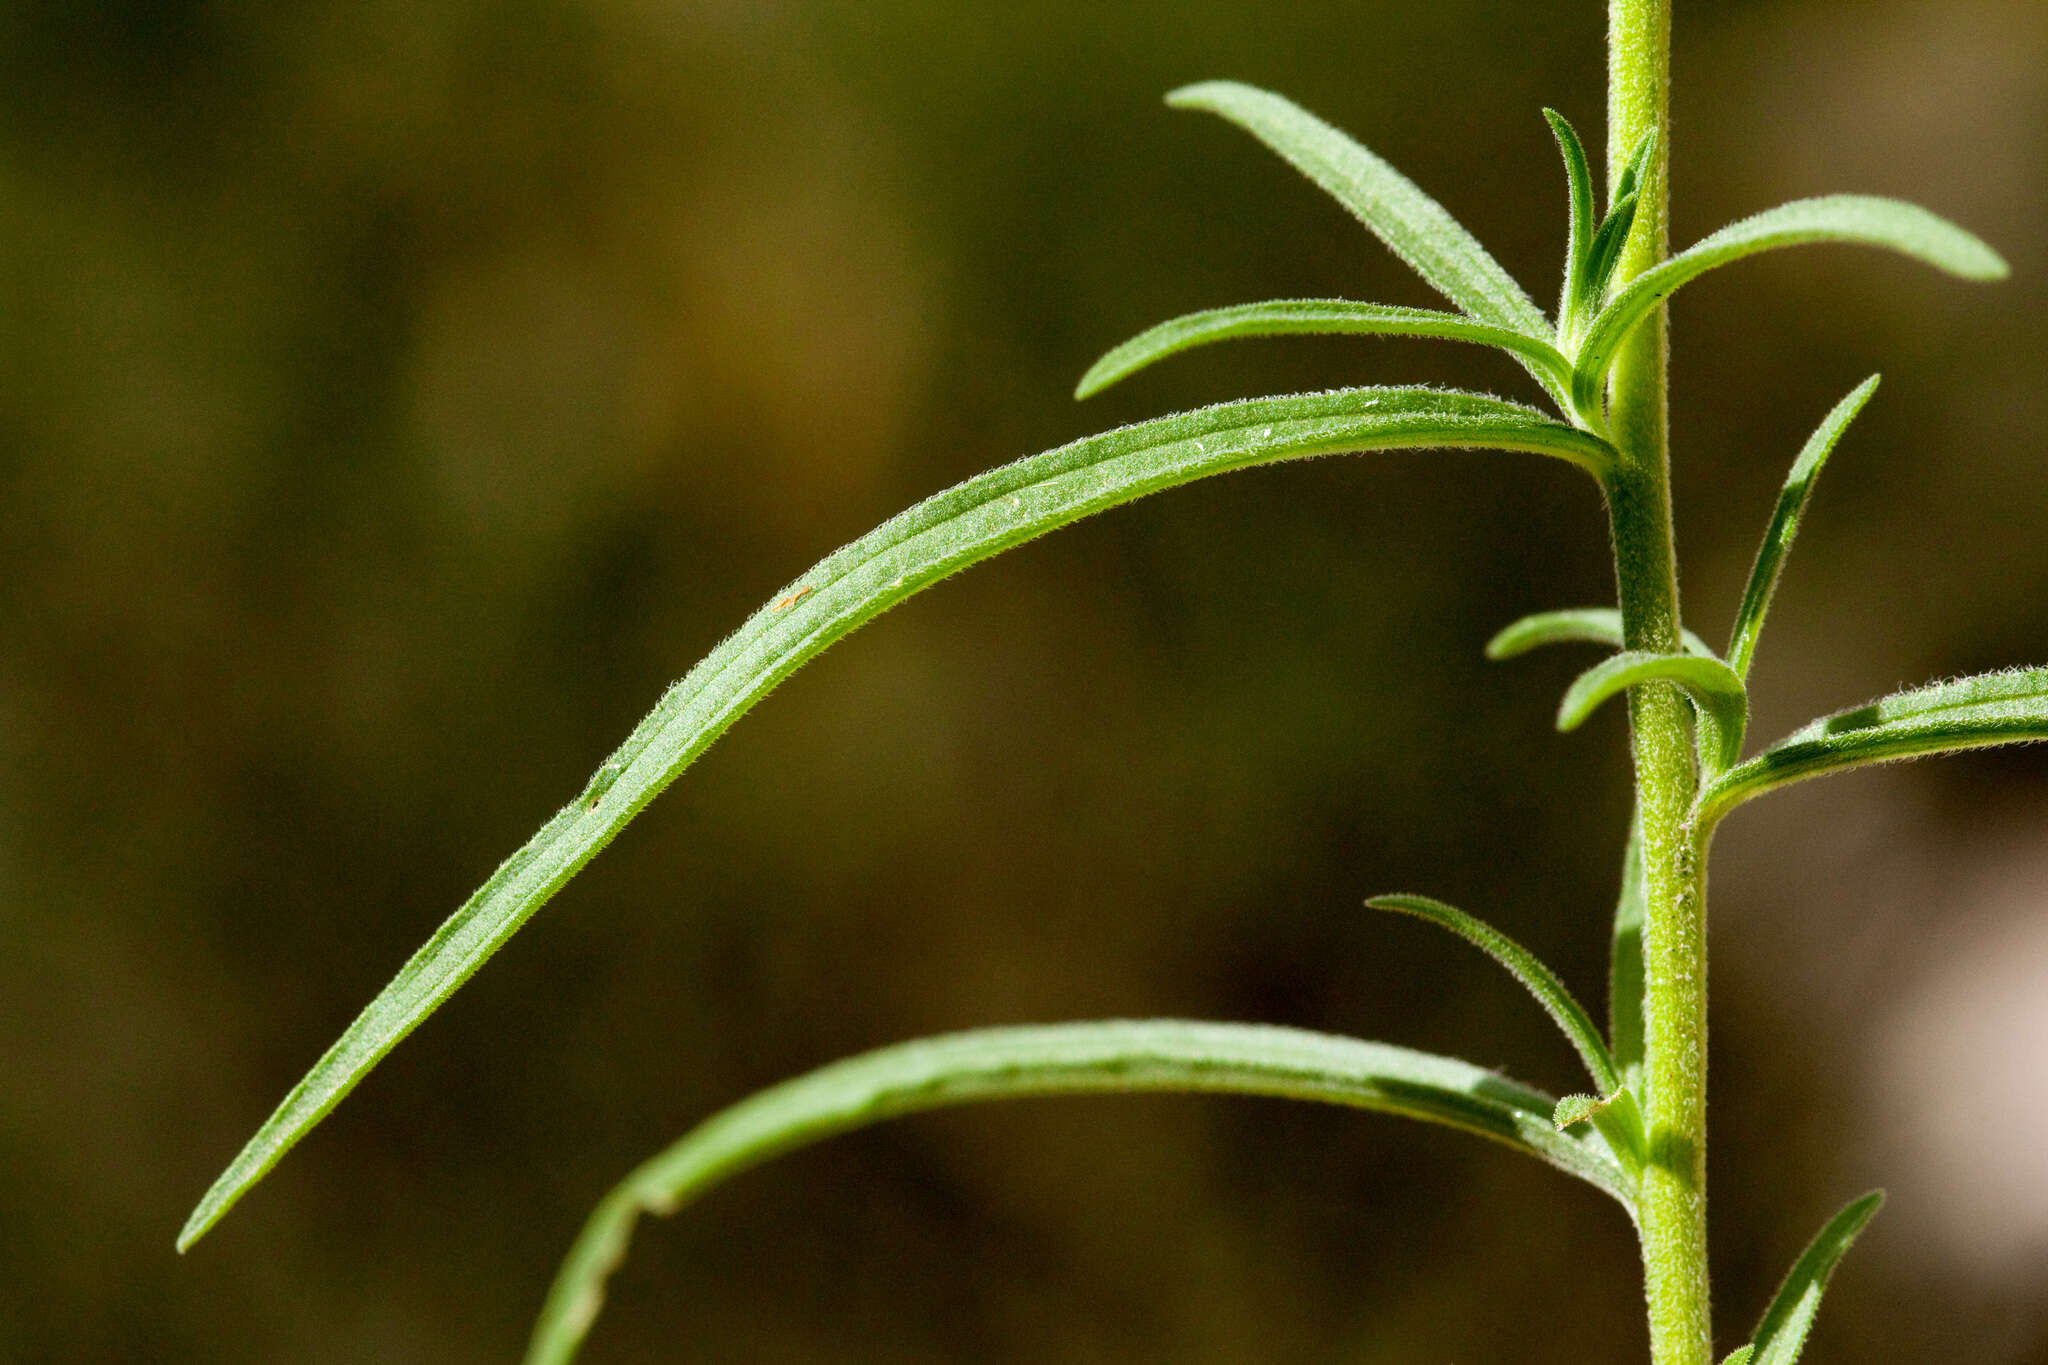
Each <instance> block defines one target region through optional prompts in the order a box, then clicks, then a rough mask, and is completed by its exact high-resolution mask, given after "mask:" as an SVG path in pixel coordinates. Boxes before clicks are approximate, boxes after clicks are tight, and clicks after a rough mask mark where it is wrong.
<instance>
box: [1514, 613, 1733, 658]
mask: <svg viewBox="0 0 2048 1365" xmlns="http://www.w3.org/2000/svg"><path fill="white" fill-rule="evenodd" d="M1679 641H1680V643H1681V644H1683V645H1684V646H1685V648H1686V652H1687V653H1690V654H1697V655H1699V656H1700V657H1701V658H1703V659H1717V658H1719V657H1720V655H1718V654H1716V653H1714V647H1713V646H1712V645H1710V644H1708V643H1707V642H1706V641H1705V640H1702V639H1701V638H1700V637H1699V636H1697V635H1695V634H1693V633H1692V632H1691V631H1689V630H1680V631H1679ZM1564 644H1587V645H1606V646H1607V647H1608V648H1610V649H1620V648H1621V647H1622V633H1621V613H1620V612H1619V611H1618V610H1616V609H1615V608H1613V607H1567V608H1565V609H1564V610H1562V611H1539V612H1537V613H1535V614H1534V615H1531V616H1524V617H1523V618H1522V619H1521V620H1519V621H1515V622H1513V623H1511V624H1509V625H1506V626H1503V627H1502V628H1501V629H1500V630H1499V631H1498V632H1496V633H1495V635H1494V637H1493V638H1492V639H1491V640H1488V641H1487V642H1486V657H1487V658H1489V659H1494V660H1500V659H1512V658H1515V657H1517V656H1519V655H1522V654H1527V653H1528V652H1529V651H1530V650H1532V649H1537V648H1540V647H1541V646H1543V645H1564Z"/></svg>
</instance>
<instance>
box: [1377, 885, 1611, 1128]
mask: <svg viewBox="0 0 2048 1365" xmlns="http://www.w3.org/2000/svg"><path fill="white" fill-rule="evenodd" d="M1366 904H1367V905H1369V906H1371V907H1372V908H1373V909H1375V910H1394V911H1398V912H1399V913H1401V914H1404V915H1413V916H1415V917H1416V918H1417V919H1425V920H1428V921H1429V922H1430V923H1431V924H1435V925H1438V926H1440V927H1442V928H1445V929H1448V930H1450V931H1451V932H1452V933H1454V934H1456V935H1457V936H1458V937H1459V938H1462V939H1464V940H1465V941H1466V942H1467V943H1470V944H1471V945H1472V946H1473V947H1475V948H1477V949H1479V950H1480V951H1481V952H1483V953H1485V954H1486V955H1487V956H1488V957H1490V958H1492V959H1493V960H1494V961H1495V962H1498V963H1499V964H1500V965H1501V966H1503V967H1505V968H1507V970H1508V973H1509V974H1510V975H1511V976H1513V977H1514V978H1515V980H1517V981H1519V982H1521V983H1522V985H1523V986H1524V987H1525V988H1527V990H1528V992H1529V994H1531V995H1533V996H1535V997H1536V1003H1537V1004H1539V1005H1541V1006H1543V1009H1544V1012H1545V1013H1547V1014H1548V1015H1549V1016H1550V1017H1551V1019H1552V1020H1553V1021H1555V1022H1556V1024H1557V1026H1558V1028H1559V1029H1560V1030H1561V1031H1562V1032H1563V1033H1564V1036H1565V1039H1566V1040H1567V1041H1568V1042H1570V1043H1571V1045H1572V1048H1573V1049H1574V1050H1575V1051H1576V1052H1577V1053H1578V1054H1579V1060H1580V1061H1582V1062H1584V1063H1585V1064H1586V1074H1587V1075H1589V1076H1591V1077H1592V1078H1593V1084H1594V1085H1596V1086H1598V1087H1599V1088H1600V1093H1601V1094H1602V1095H1610V1094H1612V1093H1613V1092H1614V1091H1616V1090H1618V1089H1620V1088H1621V1077H1620V1075H1619V1074H1618V1073H1617V1072H1616V1071H1615V1069H1614V1062H1613V1059H1612V1058H1610V1057H1609V1056H1608V1055H1607V1044H1606V1043H1605V1042H1604V1041H1602V1040H1601V1037H1600V1030H1599V1029H1598V1028H1596V1027H1595V1026H1594V1024H1593V1020H1592V1019H1591V1018H1590V1017H1589V1016H1588V1015H1587V1013H1586V1011H1585V1010H1584V1009H1583V1008H1582V1007H1581V1006H1580V1004H1579V1002H1578V1000H1577V999H1576V998H1574V997H1573V995H1572V993H1571V991H1570V990H1568V989H1566V987H1565V984H1564V982H1562V981H1560V980H1558V979H1557V973H1555V972H1553V971H1551V970H1550V968H1548V967H1546V966H1544V965H1543V962H1542V960H1541V959H1539V958H1538V957H1537V956H1536V955H1535V954H1534V953H1532V952H1530V951H1529V950H1528V949H1527V948H1524V947H1523V946H1522V945H1521V944H1519V943H1517V942H1515V941H1514V940H1513V939H1511V938H1509V937H1508V936H1507V935H1506V934H1503V933H1501V932H1500V931H1499V930H1498V929H1495V928H1494V927H1493V926H1492V925H1490V924H1487V923H1486V922H1484V921H1483V920H1479V919H1476V918H1474V917H1473V916H1471V915H1468V914H1466V913H1465V912H1464V911H1463V910H1460V909H1458V908H1457V907H1456V906H1454V905H1446V904H1444V903H1443V902H1442V901H1440V900H1432V899H1430V898H1429V897H1428V896H1406V895H1400V896H1374V897H1373V898H1372V899H1371V900H1369V901H1367V902H1366Z"/></svg>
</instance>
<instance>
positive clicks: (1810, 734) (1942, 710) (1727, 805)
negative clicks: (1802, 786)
mask: <svg viewBox="0 0 2048 1365" xmlns="http://www.w3.org/2000/svg"><path fill="white" fill-rule="evenodd" d="M2043 739H2048V668H2014V669H2008V670H2006V671H2004V672H2002V673H1980V674H1978V675H1977V676H1975V677H1971V678H1962V679H1959V680H1957V681H1955V682H1945V683H1936V684H1934V685H1933V686H1931V687H1917V688H1914V689H1912V690H1911V691H1907V692H1896V693H1893V694H1892V695H1891V696H1889V697H1886V698H1884V699H1883V700H1882V701H1874V702H1872V703H1870V704H1869V705H1868V706H1859V707H1856V708H1855V709H1853V710H1849V711H1841V712H1837V713H1836V714H1834V715H1832V716H1824V717H1822V718H1821V719H1819V720H1817V721H1814V722H1813V723H1812V724H1810V725H1807V726H1805V727H1804V728H1802V729H1799V730H1795V731H1793V732H1792V733H1791V734H1789V735H1787V736H1785V738H1783V739H1781V740H1779V741H1778V742H1777V743H1776V744H1773V745H1771V746H1770V747H1769V748H1767V749H1765V750H1764V751H1763V752H1762V753H1760V754H1758V755H1757V756H1756V757H1754V758H1752V759H1750V760H1749V761H1748V762H1747V763H1742V764H1739V765H1737V766H1736V767H1733V768H1730V769H1729V770H1728V771H1727V772H1724V773H1722V774H1721V775H1720V776H1719V777H1717V778H1715V779H1714V780H1713V781H1711V782H1709V783H1708V784H1707V785H1706V786H1705V787H1704V788H1703V789H1702V790H1701V791H1700V795H1699V800H1698V803H1697V809H1698V810H1699V813H1700V814H1699V819H1700V821H1701V823H1702V825H1703V826H1710V825H1712V824H1713V823H1715V822H1716V821H1718V820H1719V819H1720V818H1721V817H1722V816H1723V815H1725V814H1727V812H1729V811H1730V810H1733V809H1734V808H1735V807H1736V806H1739V805H1741V804H1742V803H1743V802H1745V801H1748V800H1750V799H1752V798H1754V797H1758V796H1761V795H1763V794H1764V793H1765V792H1767V791H1774V790H1776V789H1777V788H1779V787H1782V786H1785V785H1787V784H1788V783H1792V782H1800V781H1804V780H1805V779H1807V778H1809V777H1819V776H1820V775H1821V774H1822V773H1833V772H1841V771H1842V770H1844V769H1846V768H1860V767H1863V766H1865V765H1866V764H1871V763H1889V762H1892V761H1893V760H1895V759H1901V758H1917V757H1919V756H1921V755H1923V754H1943V753H1956V752H1959V751H1961V750H1964V749H1982V748H1987V747H1989V746H1991V745H1996V744H2031V743H2034V742H2035V741H2037V740H2043Z"/></svg>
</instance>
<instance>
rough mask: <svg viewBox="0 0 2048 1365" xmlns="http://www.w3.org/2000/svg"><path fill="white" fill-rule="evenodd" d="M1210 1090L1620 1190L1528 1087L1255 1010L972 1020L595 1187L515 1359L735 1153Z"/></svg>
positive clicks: (534, 1347)
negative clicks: (1032, 1101) (1489, 1153)
mask: <svg viewBox="0 0 2048 1365" xmlns="http://www.w3.org/2000/svg"><path fill="white" fill-rule="evenodd" d="M1163 1091H1164V1092H1224V1093H1232V1094H1242V1095H1267V1096H1278V1097H1282V1098H1288V1099H1299V1100H1315V1101H1321V1102H1324V1103H1329V1104H1340V1105H1348V1106H1352V1107H1356V1108H1360V1109H1374V1110H1379V1111H1382V1112H1385V1113H1392V1114H1401V1115H1405V1116H1407V1117H1410V1118H1418V1119H1424V1120H1427V1121H1430V1122H1433V1123H1441V1124H1446V1125H1449V1126H1450V1127H1453V1128H1462V1129H1464V1130H1466V1131H1467V1132H1472V1133H1477V1134H1479V1135H1481V1136H1483V1137H1489V1138H1492V1139H1494V1140H1496V1141H1498V1142H1503V1143H1506V1144H1507V1145H1508V1146H1510V1147H1514V1148H1516V1149H1518V1150H1520V1151H1523V1152H1525V1153H1527V1154H1529V1155H1531V1156H1535V1157H1537V1158H1539V1159H1541V1160H1543V1161H1547V1162H1549V1163H1550V1164H1552V1165H1554V1166H1557V1167H1558V1168H1560V1169H1562V1170H1564V1171H1566V1172H1568V1173H1570V1174H1572V1175H1576V1176H1578V1177H1580V1178H1581V1179H1583V1180H1587V1181H1589V1182H1591V1183H1592V1184H1594V1185H1595V1186H1597V1187H1599V1188H1600V1189H1603V1190H1605V1191H1606V1192H1607V1193H1609V1194H1611V1195H1613V1196H1614V1197H1615V1198H1617V1199H1619V1200H1621V1201H1622V1203H1623V1204H1624V1205H1627V1204H1628V1202H1629V1196H1628V1193H1627V1191H1626V1188H1625V1186H1624V1185H1623V1183H1622V1181H1621V1180H1620V1177H1619V1172H1618V1171H1617V1170H1616V1169H1615V1168H1614V1166H1613V1164H1612V1163H1611V1162H1610V1161H1609V1160H1608V1159H1607V1158H1606V1156H1605V1155H1604V1154H1602V1153H1601V1152H1600V1151H1599V1150H1598V1149H1597V1148H1595V1147H1593V1146H1592V1145H1590V1144H1588V1143H1584V1142H1581V1141H1578V1140H1576V1139H1573V1138H1571V1137H1567V1136H1565V1135H1564V1134H1562V1133H1559V1132H1558V1131H1556V1129H1555V1128H1553V1127H1552V1125H1551V1122H1550V1116H1551V1113H1552V1110H1553V1108H1554V1102H1553V1101H1552V1100H1551V1098H1550V1097H1549V1096H1547V1095H1544V1094H1542V1093H1541V1092H1540V1091H1536V1090H1531V1089H1529V1088H1527V1087H1525V1086H1521V1085H1518V1084H1516V1083H1514V1082H1513V1081H1509V1080H1505V1079H1503V1078H1502V1077H1500V1076H1498V1075H1496V1074H1494V1073H1493V1072H1491V1071H1484V1070H1481V1069H1480V1068H1479V1067H1476V1066H1472V1065H1469V1064H1468V1063H1465V1062H1460V1061H1455V1060H1453V1059H1451V1058H1448V1057H1437V1056H1432V1055H1430V1054H1428V1053H1422V1052H1414V1051H1410V1050H1409V1049H1407V1048H1401V1047H1393V1046H1390V1045H1388V1044H1384V1043H1369V1042H1363V1041H1360V1040H1358V1039H1354V1038H1341V1037H1334V1036H1331V1035H1328V1034H1320V1033H1308V1032H1304V1031H1302V1030H1300V1029H1292V1028H1279V1027H1274V1026H1271V1025H1261V1024H1217V1023H1192V1022H1185V1021H1181V1020H1170V1019H1169V1020H1141V1021H1125V1020H1117V1021H1108V1022H1102V1023H1084V1024H1052V1025H1044V1026H1038V1027H1026V1028H999V1029H983V1030H978V1031H976V1032H972V1033H958V1034H952V1035H948V1036H945V1037H938V1038H927V1039H924V1040H921V1041H918V1042H912V1043H904V1044H900V1045H898V1046H895V1047H889V1048H883V1049H881V1050H879V1051H876V1052H870V1053H866V1054H863V1055H862V1056H859V1057H854V1058H850V1059H848V1060H846V1061H842V1062H837V1063H834V1064H833V1065H831V1066H827V1067H824V1068H822V1069H821V1070H818V1071H814V1072H811V1073H810V1074H809V1075H806V1076H802V1077H799V1078H798V1079H796V1080H792V1081H787V1082H784V1083H783V1084H781V1085H778V1086H775V1087H773V1088H772V1089H769V1090H765V1091H762V1092H761V1093H759V1094H757V1095H754V1096H752V1097H751V1098H749V1099H746V1100H742V1101H741V1102H740V1103H738V1104H736V1105H734V1106H733V1107H731V1108H729V1109H727V1110H725V1111H723V1112H722V1113H720V1114H718V1115H716V1116H715V1117H713V1118H711V1119H709V1120H707V1121H705V1122H704V1123H702V1124H700V1125H699V1126H698V1127H697V1128H696V1129H694V1130H693V1131H691V1132H690V1133H689V1134H687V1135H685V1136H684V1137H683V1138H682V1139H681V1140H680V1141H678V1142H676V1143H675V1144H674V1145H673V1146H671V1147H669V1148H668V1149H667V1150H666V1151H663V1152H662V1153H660V1154H659V1155H657V1156H655V1157H654V1158H653V1159H652V1160H650V1161H648V1162H647V1163H645V1164H644V1165H642V1166H641V1167H640V1168H639V1169H638V1170H636V1171H634V1172H633V1173H632V1174H631V1175H629V1176H628V1177H627V1178H626V1179H625V1180H624V1181H623V1182H622V1183H621V1184H620V1185H619V1186H618V1187H617V1188H615V1189H614V1190H613V1191H612V1192H611V1193H610V1194H608V1195H607V1196H605V1198H604V1200H603V1201H602V1202H601V1203H600V1204H599V1205H598V1207H597V1209H596V1210H595V1211H594V1212H593V1213H592V1214H591V1217H590V1219H589V1221H588V1222H587V1223H586V1224H585V1225H584V1228H583V1231H582V1233H581V1235H580V1236H579V1237H578V1238H577V1240H576V1244H575V1246H574V1247H573V1248H572V1249H571V1250H570V1252H569V1255H568V1257H567V1258H566V1259H565V1260H564V1261H563V1264H562V1268H561V1270H560V1272H559V1273H558V1274H557V1275H556V1278H555V1283H554V1286H553V1288H552V1289H551V1290H550V1291H549V1293H548V1297H547V1302H546V1303H545V1305H544V1306H543V1307H542V1310H541V1316H540V1320H539V1322H538V1323H537V1325H536V1326H535V1328H534V1335H533V1340H532V1344H531V1345H530V1347H529V1348H528V1353H527V1362H528V1365H560V1362H564V1361H567V1360H569V1359H570V1358H571V1357H572V1356H573V1355H574V1354H575V1351H576V1348H577V1346H578V1345H579V1344H580V1343H581V1341H582V1340H583V1337H584V1335H585V1333H586V1332H588V1330H589V1328H590V1324H591V1322H592V1320H593V1319H594V1318H595V1317H596V1315H597V1312H598V1309H599V1307H600V1306H601V1304H602V1302H603V1295H604V1283H605V1279H606V1277H607V1276H608V1275H609V1274H610V1273H611V1271H612V1270H613V1269H614V1268H615V1267H616V1266H617V1265H618V1264H619V1262H620V1260H621V1259H622V1258H623V1257H624V1256H625V1253H626V1246H627V1242H628V1240H629V1239H630V1237H631V1236H632V1231H633V1225H634V1223H635V1222H636V1221H637V1220H638V1219H639V1217H640V1215H641V1214H642V1213H656V1214H668V1213H673V1212H674V1211H675V1210H677V1209H678V1208H680V1207H682V1206H683V1205H684V1204H686V1203H688V1202H689V1201H690V1200H692V1199H694V1198H696V1197H697V1196H698V1195H700V1194H702V1193H703V1192H704V1191H705V1190H706V1189H708V1188H709V1187H711V1186H712V1185H715V1184H717V1183H718V1182H719V1181H721V1180H724V1179H726V1178H727V1177H729V1176H732V1175H734V1174H737V1173H738V1172H740V1171H743V1170H745V1169H747V1168H748V1167H751V1166H754V1165H757V1164H759V1163H760V1162H763V1161H766V1160H768V1159H769V1158H771V1157H774V1156H777V1155H780V1154H782V1153H784V1152H788V1151H790V1150H792V1149H794V1148H796V1147H800V1146H803V1145H805V1144H807V1143H812V1142H817V1141H819V1140H821V1139H823V1138H827V1137H831V1136H833V1135H834V1134H838V1133H843V1132H846V1131H848V1130H850V1129H854V1128H859V1127H862V1126H865V1125H867V1124H871V1123H877V1122H880V1121H882V1120H884V1119H890V1118H894V1117H897V1116H899V1115H903V1114H909V1113H914V1112H917V1111H919V1110H926V1109H936V1108H939V1107H942V1106H946V1105H956V1104H969V1103H975V1102H979V1101H986V1100H1001V1099H1018V1098H1023V1097H1027V1096H1043V1095H1076V1094H1092V1093H1105V1092H1109V1093H1135V1092H1163Z"/></svg>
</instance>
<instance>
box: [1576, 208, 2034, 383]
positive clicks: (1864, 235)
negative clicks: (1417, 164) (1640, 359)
mask: <svg viewBox="0 0 2048 1365" xmlns="http://www.w3.org/2000/svg"><path fill="white" fill-rule="evenodd" d="M1805 242H1849V243H1854V244H1859V245H1863V246H1878V247H1889V248H1890V249H1892V250H1893V251H1897V252H1900V253H1902V254H1904V255H1907V256H1911V257H1912V258H1913V259H1915V260H1918V261H1923V262H1925V263H1926V264H1928V265H1931V266H1934V267H1935V268H1936V269H1938V270H1945V271H1947V272H1948V273H1949V274H1951V275H1960V276H1962V277H1963V278H1964V279H1971V280H1996V279H2003V278H2005V276H2006V275H2007V274H2008V273H2009V271H2008V268H2007V266H2006V264H2005V261H2004V260H2003V259H2002V258H2000V256H1999V254H1998V253H1997V252H1995V251H1993V250H1992V249H1991V248H1990V247H1988V246H1986V245H1985V244H1984V243H1983V242H1982V241H1980V240H1979V239H1977V238H1976V237H1974V236H1972V235H1971V234H1970V233H1968V232H1965V231H1964V230H1963V229H1961V228H1959V227H1957V226H1956V225H1955V224H1953V223H1951V222H1949V221H1948V220H1946V219H1944V218H1939V217H1936V216H1935V215H1934V214H1932V213H1929V212H1928V211H1927V210H1926V209H1923V208H1919V207H1917V206H1916V205H1913V204H1905V203H1901V202H1899V201H1898V200H1896V199H1876V198H1872V197H1870V196H1869V195H1861V194H1835V195H1827V196H1825V197H1823V198H1819V199H1800V200H1795V201H1794V202H1792V203H1790V204H1781V205H1779V206H1778V207H1777V208H1774V209H1766V210H1765V211H1764V212H1762V213H1759V214H1756V215H1755V216H1753V217H1750V218H1744V219H1743V220H1741V221H1740V222H1737V223H1731V224H1729V225H1728V226H1727V227H1724V228H1722V229H1721V230H1720V231H1719V232H1716V233H1714V234H1712V235H1711V236H1708V237H1706V238H1704V239H1702V240H1701V241H1699V242H1698V243H1696V244H1695V245H1693V246H1691V247H1688V248H1687V249H1686V250H1684V251H1682V252H1680V253H1679V254H1678V255H1676V256H1673V257H1671V258H1670V259H1669V260H1667V261H1663V262H1661V263H1659V264H1657V265H1655V266H1653V267H1651V268H1650V269H1648V270H1646V271H1644V272H1643V273H1642V274H1640V275H1638V276H1636V277H1635V278H1634V279H1633V280H1631V281H1629V282H1628V284H1626V285H1625V286H1623V287H1622V289H1621V291H1620V292H1619V293H1617V294H1616V295H1615V296H1614V298H1613V299H1611V300H1610V301H1609V302H1608V304H1607V306H1606V307H1605V308H1603V309H1601V310H1600V314H1599V316H1598V317H1596V318H1594V319H1593V322H1592V324H1591V326H1590V327H1589V328H1588V329H1587V331H1586V335H1585V338H1584V340H1583V341H1581V342H1580V344H1579V348H1578V353H1577V355H1576V356H1575V357H1574V362H1575V365H1576V371H1577V373H1576V378H1575V379H1574V381H1573V400H1574V402H1575V403H1577V404H1578V406H1579V407H1580V408H1581V409H1585V408H1587V407H1590V406H1591V405H1592V404H1593V403H1594V402H1595V401H1596V400H1597V398H1598V395H1599V392H1600V388H1601V386H1602V384H1603V383H1604V382H1605V380H1606V377H1607V367H1608V366H1609V365H1610V364H1611V363H1612V362H1613V359H1614V353H1615V350H1616V348H1617V347H1619V346H1620V345H1621V343H1622V341H1623V339H1624V338H1626V337H1627V335H1628V333H1629V331H1630V329H1631V328H1633V327H1634V326H1635V325H1636V324H1637V323H1638V322H1641V321H1642V320H1643V318H1644V317H1645V316H1647V315H1648V314H1649V312H1650V311H1651V310H1652V309H1654V308H1655V307H1656V306H1657V305H1658V304H1659V303H1661V302H1663V301H1664V300H1665V299H1666V298H1668V297H1670V295H1671V294H1672V293H1673V292H1675V291H1676V290H1677V289H1678V288H1679V287H1680V286H1682V285H1684V284H1686V283H1687V282H1688V281H1690V280H1694V279H1697V278H1699V276H1701V275H1703V274H1705V273H1706V272H1707V271H1709V270H1712V269H1713V268H1714V267H1715V266H1718V265H1725V264H1727V263H1728V262H1730V261H1735V260H1740V259H1741V258H1743V257H1744V256H1752V255H1755V254H1756V253H1757V252H1760V251H1773V250H1776V249H1777V248H1779V247H1787V246H1798V245H1800V244H1802V243H1805Z"/></svg>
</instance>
